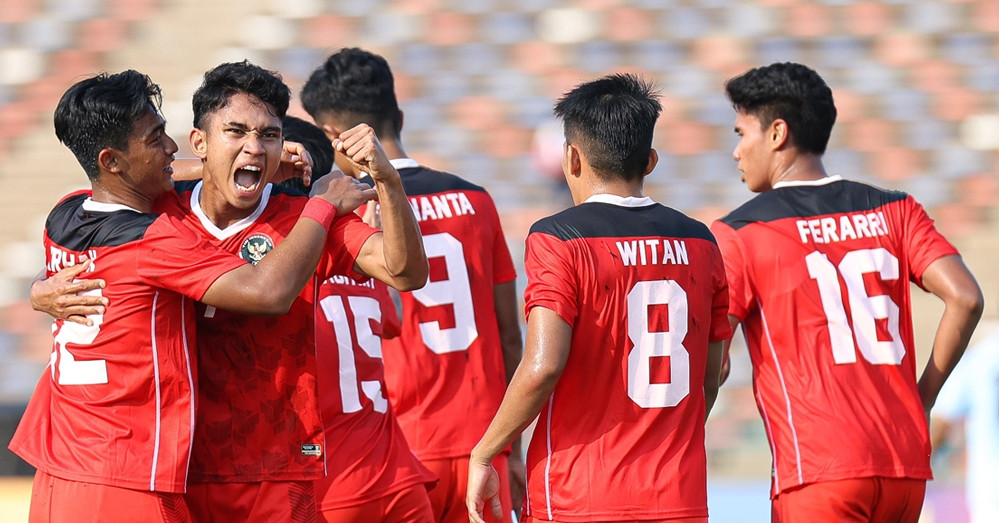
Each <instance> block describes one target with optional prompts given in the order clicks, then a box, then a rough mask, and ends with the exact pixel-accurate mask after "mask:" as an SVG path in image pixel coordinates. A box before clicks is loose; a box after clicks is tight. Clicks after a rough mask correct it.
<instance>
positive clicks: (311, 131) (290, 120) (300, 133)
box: [281, 116, 336, 194]
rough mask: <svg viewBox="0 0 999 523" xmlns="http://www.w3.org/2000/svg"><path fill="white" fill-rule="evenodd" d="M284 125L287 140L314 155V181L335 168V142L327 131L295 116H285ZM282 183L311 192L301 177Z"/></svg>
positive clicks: (306, 192)
mask: <svg viewBox="0 0 999 523" xmlns="http://www.w3.org/2000/svg"><path fill="white" fill-rule="evenodd" d="M283 127H284V139H285V140H291V141H293V142H298V143H300V144H302V145H303V146H304V147H305V150H307V151H309V154H310V155H312V164H313V165H312V181H313V182H315V181H316V180H318V179H320V178H322V177H323V176H324V175H326V174H329V172H330V169H332V168H333V160H334V158H335V157H336V153H335V151H334V150H333V144H332V143H330V141H329V138H327V137H326V133H324V132H323V130H322V129H320V128H318V127H316V126H315V125H313V124H312V123H309V122H306V121H305V120H302V119H301V118H296V117H294V116H285V117H284V119H283ZM281 185H284V186H285V187H291V188H294V189H298V190H299V191H301V192H303V193H305V194H308V193H309V188H308V187H306V186H305V184H304V183H303V182H302V180H301V179H300V178H288V179H287V180H284V181H282V182H281Z"/></svg>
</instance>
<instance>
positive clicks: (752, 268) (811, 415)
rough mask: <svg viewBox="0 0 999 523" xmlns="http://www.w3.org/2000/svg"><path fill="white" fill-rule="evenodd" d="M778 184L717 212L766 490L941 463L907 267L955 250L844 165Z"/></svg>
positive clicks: (916, 208)
mask: <svg viewBox="0 0 999 523" xmlns="http://www.w3.org/2000/svg"><path fill="white" fill-rule="evenodd" d="M778 187H779V188H778ZM778 187H775V189H774V190H772V191H769V192H766V193H763V194H760V195H759V196H757V197H755V198H753V199H752V200H750V201H749V202H747V203H746V204H744V205H743V206H741V207H739V208H738V209H736V210H735V211H732V213H731V214H729V215H728V216H726V217H724V218H722V219H721V220H720V221H717V222H715V223H714V225H713V231H714V233H715V235H716V236H717V238H718V242H719V245H720V247H721V249H722V252H723V253H724V255H725V268H726V272H727V274H728V282H729V290H730V294H731V302H730V307H729V314H731V315H733V316H735V317H737V318H738V319H739V321H741V322H742V325H743V330H744V332H745V334H746V341H747V344H748V346H749V354H750V357H751V359H752V362H753V387H754V389H755V393H756V402H757V405H758V406H759V409H760V414H761V415H762V416H763V421H764V425H765V426H766V430H767V435H768V437H769V439H770V446H771V450H772V451H773V454H774V475H773V485H772V487H773V488H772V492H771V494H772V495H776V494H778V493H780V492H782V491H784V490H787V489H789V488H791V487H795V486H797V485H802V484H807V483H813V482H816V481H829V480H838V479H847V478H862V477H870V476H885V477H897V478H912V479H928V478H930V477H932V474H931V472H930V464H929V456H930V444H929V438H928V433H927V427H926V417H925V415H924V413H923V406H922V402H921V401H920V399H919V394H918V391H917V389H916V369H915V364H916V354H915V352H914V345H913V335H912V317H911V305H910V301H909V300H910V298H909V281H913V282H915V283H916V284H920V285H921V281H920V278H921V276H922V274H923V271H924V270H925V269H926V267H927V266H928V265H930V263H932V262H933V261H934V260H936V259H938V258H940V257H941V256H945V255H949V254H956V253H957V251H956V250H955V249H954V247H953V246H951V244H950V243H948V242H947V240H945V239H944V238H943V236H941V235H940V234H939V233H938V232H937V231H936V229H935V228H934V227H933V221H932V220H930V218H929V217H928V216H927V215H926V212H925V211H923V208H922V207H921V206H920V205H919V204H918V203H917V202H916V201H915V200H914V199H913V198H912V197H911V196H908V195H906V194H905V193H901V192H894V191H884V190H881V189H878V188H875V187H871V186H868V185H865V184H861V183H856V182H850V181H844V180H842V179H840V178H839V177H831V178H826V179H823V180H820V181H818V182H808V183H803V182H796V183H790V184H780V185H778ZM832 435H834V436H832Z"/></svg>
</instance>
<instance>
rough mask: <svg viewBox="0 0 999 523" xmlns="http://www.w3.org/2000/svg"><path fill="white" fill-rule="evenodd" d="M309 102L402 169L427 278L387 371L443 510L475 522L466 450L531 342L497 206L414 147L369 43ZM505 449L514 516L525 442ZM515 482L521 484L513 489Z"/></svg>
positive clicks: (506, 492) (325, 78) (446, 518)
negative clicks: (469, 506) (364, 132)
mask: <svg viewBox="0 0 999 523" xmlns="http://www.w3.org/2000/svg"><path fill="white" fill-rule="evenodd" d="M302 105H303V106H304V107H305V110H306V111H308V112H309V114H310V115H312V118H313V119H314V120H315V121H316V123H317V124H318V125H319V126H320V127H322V128H323V129H324V130H325V131H326V133H327V135H328V136H331V137H333V136H336V135H337V134H339V133H340V131H341V130H342V129H347V128H349V127H352V126H355V125H357V124H360V123H366V124H368V125H371V127H373V128H374V129H375V131H376V132H377V134H378V138H379V139H380V140H381V141H382V143H383V144H384V146H385V151H386V153H387V154H388V156H389V158H391V159H392V165H394V166H395V167H396V168H397V169H399V174H400V175H401V176H402V183H403V186H404V187H405V188H406V194H407V195H408V196H409V203H410V204H411V205H412V212H413V213H414V214H415V215H416V218H417V220H418V221H419V225H420V229H421V231H422V233H423V241H424V246H425V249H426V252H427V257H428V258H429V260H430V280H429V281H428V282H427V285H426V286H425V287H423V288H422V289H419V290H416V291H413V292H405V293H402V308H403V325H402V335H401V336H400V337H399V338H396V339H391V340H385V342H384V345H383V346H384V355H385V381H386V383H387V385H388V393H389V400H390V401H391V403H392V407H393V408H394V409H395V411H396V414H397V415H398V417H399V423H400V425H401V426H402V430H403V432H404V433H405V434H406V439H407V440H408V441H409V445H410V447H411V448H412V449H413V452H415V453H416V455H417V456H419V457H420V460H421V461H423V463H424V464H425V465H426V466H427V467H428V468H430V470H431V471H432V472H433V473H434V474H436V475H437V476H438V477H439V478H440V480H441V482H440V484H439V485H438V486H437V487H436V488H434V489H432V490H431V491H430V499H431V502H432V504H433V507H434V515H435V516H436V518H437V520H438V521H440V522H458V521H461V522H464V521H467V519H468V513H467V511H466V510H465V503H464V492H465V480H466V478H467V471H468V456H469V453H470V452H471V450H472V446H474V445H475V442H476V441H478V439H479V437H481V436H482V432H483V430H484V428H485V426H486V425H487V424H488V423H489V420H490V419H491V418H492V416H493V414H494V413H495V412H496V409H497V408H498V406H499V403H500V400H501V399H502V397H503V391H504V390H505V388H506V383H507V381H508V380H509V377H510V376H511V375H512V373H513V369H515V368H516V366H517V362H518V361H520V352H521V346H522V341H521V337H520V324H519V322H518V319H517V300H516V285H515V281H514V280H515V278H516V273H515V271H514V267H513V261H512V259H511V257H510V252H509V249H508V247H507V245H506V240H505V238H504V236H503V231H502V229H501V228H500V223H499V216H498V215H497V213H496V208H495V206H494V205H493V201H492V198H490V196H489V194H488V193H486V191H485V190H484V189H483V188H482V187H479V186H476V185H473V184H471V183H469V182H467V181H465V180H463V179H461V178H459V177H457V176H455V175H453V174H448V173H444V172H440V171H435V170H432V169H429V168H427V167H424V166H421V165H420V164H418V163H417V162H416V161H415V160H413V159H410V158H408V157H407V156H406V153H405V151H404V150H403V148H402V141H401V135H400V133H401V131H402V122H403V117H402V116H403V115H402V111H400V110H399V105H398V102H397V100H396V96H395V90H394V81H393V77H392V71H391V70H390V69H389V65H388V63H387V62H386V61H385V59H384V58H382V57H381V56H378V55H375V54H372V53H369V52H367V51H363V50H360V49H342V50H340V51H339V52H337V53H335V54H333V55H332V56H330V57H329V58H328V59H327V60H326V62H325V63H324V64H323V65H322V66H321V67H319V68H318V69H316V70H315V71H314V72H313V73H312V76H311V77H310V78H309V80H308V82H306V84H305V87H303V89H302ZM383 212H384V211H383ZM508 452H509V450H507V451H506V452H504V453H503V454H501V455H499V456H497V462H496V465H497V467H498V468H500V469H501V470H503V471H504V474H503V476H504V479H503V482H502V484H503V495H502V497H503V505H504V512H503V514H504V517H503V519H504V520H505V521H508V520H509V519H510V513H511V510H512V508H513V502H512V501H511V498H512V497H520V496H519V495H518V493H519V492H522V488H523V487H522V485H523V471H522V469H523V466H522V461H521V458H520V457H519V449H518V448H517V445H514V448H513V452H514V454H513V455H512V456H510V457H509V459H508V455H507V454H508ZM508 462H509V463H510V465H509V468H510V469H511V473H509V474H507V473H506V472H505V471H506V469H507V468H508V465H507V463H508ZM508 477H509V478H510V482H509V483H508V481H507V478H508ZM511 483H512V484H513V486H514V487H518V486H519V488H515V490H516V491H515V492H513V493H512V494H511ZM517 502H518V504H519V500H518V501H517Z"/></svg>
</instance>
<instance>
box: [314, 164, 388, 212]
mask: <svg viewBox="0 0 999 523" xmlns="http://www.w3.org/2000/svg"><path fill="white" fill-rule="evenodd" d="M311 196H312V197H314V198H322V199H324V200H326V201H328V202H330V203H332V204H333V206H334V207H336V215H337V216H344V215H346V214H348V213H352V212H354V211H355V210H356V209H357V208H358V207H360V206H361V204H363V203H364V202H367V201H371V200H373V199H375V198H376V197H377V196H378V191H376V190H374V189H372V188H371V186H370V185H368V184H366V183H362V182H359V181H357V180H355V179H353V178H351V177H349V176H347V175H345V174H343V173H342V172H340V171H336V170H334V171H332V172H330V173H329V174H327V175H326V176H323V177H322V178H320V179H319V180H318V181H316V183H314V184H312V190H311Z"/></svg>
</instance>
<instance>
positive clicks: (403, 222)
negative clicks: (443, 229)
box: [375, 176, 430, 291]
mask: <svg viewBox="0 0 999 523" xmlns="http://www.w3.org/2000/svg"><path fill="white" fill-rule="evenodd" d="M375 189H376V190H377V191H378V200H379V205H380V208H381V221H382V231H383V236H382V253H383V256H384V258H385V269H386V271H387V273H388V277H389V278H391V280H392V281H389V282H386V283H389V284H390V285H392V286H393V287H395V288H396V289H399V290H401V291H409V290H414V289H419V288H420V287H423V285H424V284H426V282H427V276H428V274H429V270H430V269H429V266H428V265H427V255H426V253H424V251H423V236H422V234H421V233H420V227H419V225H418V224H417V223H416V218H415V217H414V216H413V209H412V208H411V207H410V206H409V200H407V199H406V192H405V190H404V189H403V188H402V180H400V179H399V177H398V176H395V177H393V178H390V179H388V180H384V179H383V180H378V181H375Z"/></svg>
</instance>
